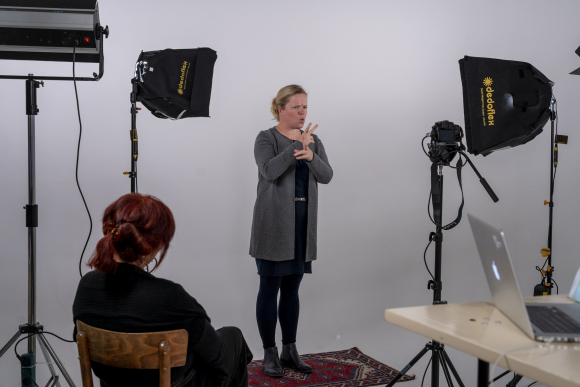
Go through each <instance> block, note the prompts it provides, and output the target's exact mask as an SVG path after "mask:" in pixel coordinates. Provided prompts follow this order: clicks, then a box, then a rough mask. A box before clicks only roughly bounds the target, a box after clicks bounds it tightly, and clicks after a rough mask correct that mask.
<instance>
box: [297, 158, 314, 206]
mask: <svg viewBox="0 0 580 387" xmlns="http://www.w3.org/2000/svg"><path fill="white" fill-rule="evenodd" d="M309 174H310V168H308V162H307V161H306V160H296V172H295V175H294V184H295V186H294V192H295V195H296V197H297V198H307V197H308V175H309Z"/></svg>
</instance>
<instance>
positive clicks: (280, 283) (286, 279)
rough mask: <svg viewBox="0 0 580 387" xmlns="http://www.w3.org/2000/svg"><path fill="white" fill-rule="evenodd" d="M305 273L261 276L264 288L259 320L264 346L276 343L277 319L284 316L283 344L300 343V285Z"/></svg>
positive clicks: (259, 294)
mask: <svg viewBox="0 0 580 387" xmlns="http://www.w3.org/2000/svg"><path fill="white" fill-rule="evenodd" d="M303 276H304V275H302V274H291V275H285V276H260V291H259V292H258V301H257V302H256V320H258V330H259V331H260V337H261V338H262V345H263V346H264V348H270V347H275V346H276V338H275V336H276V321H277V320H278V318H280V328H281V329H282V343H283V344H290V343H295V342H296V330H297V329H298V314H299V313H300V300H299V299H298V288H299V287H300V281H302V277H303ZM278 290H280V303H279V305H278V308H277V309H278V313H277V314H278V316H276V301H277V299H278Z"/></svg>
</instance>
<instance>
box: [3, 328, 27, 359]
mask: <svg viewBox="0 0 580 387" xmlns="http://www.w3.org/2000/svg"><path fill="white" fill-rule="evenodd" d="M20 335H22V333H21V332H20V330H19V331H18V332H16V334H15V335H14V336H12V338H11V339H10V340H9V341H8V342H7V343H6V345H5V346H4V347H2V349H1V350H0V357H2V355H4V354H5V353H6V351H8V348H10V347H12V344H14V343H15V342H16V340H18V338H19V337H20Z"/></svg>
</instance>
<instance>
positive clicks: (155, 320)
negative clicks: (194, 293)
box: [73, 193, 252, 387]
mask: <svg viewBox="0 0 580 387" xmlns="http://www.w3.org/2000/svg"><path fill="white" fill-rule="evenodd" d="M174 231H175V223H174V220H173V215H172V213H171V211H170V210H169V208H168V207H167V206H166V205H165V204H163V203H162V202H161V201H160V200H158V199H156V198H154V197H152V196H147V195H141V194H138V193H131V194H128V195H124V196H122V197H121V198H119V199H118V200H117V201H115V202H114V203H112V204H111V205H110V206H109V207H107V209H106V210H105V213H104V215H103V234H104V235H105V236H104V237H103V238H101V240H100V241H99V242H98V244H97V248H96V251H95V252H94V254H93V256H92V257H91V259H90V261H89V266H91V267H92V268H93V269H94V271H92V272H90V273H88V274H86V275H85V276H84V277H83V278H82V279H81V281H80V283H79V287H78V289H77V294H76V297H75V301H74V305H73V317H74V321H75V325H76V320H77V319H78V320H81V321H82V322H84V323H86V324H89V325H92V326H94V327H97V328H101V329H107V330H111V331H117V332H129V333H139V332H156V331H168V330H174V329H186V330H187V332H188V333H189V342H188V355H187V361H186V364H185V366H183V367H176V368H173V369H172V370H171V381H172V384H171V385H172V386H173V387H184V386H188V387H192V386H195V387H198V386H216V387H217V386H220V387H228V386H232V387H234V386H247V385H248V370H247V364H248V363H249V362H250V361H251V360H252V353H251V352H250V350H249V349H248V346H247V345H246V342H245V340H244V337H243V335H242V332H241V331H240V330H239V329H238V328H235V327H225V328H221V329H218V330H217V331H216V330H215V329H214V328H213V327H212V326H211V324H210V319H209V317H208V316H207V314H206V312H205V310H204V309H203V307H202V306H201V305H200V304H198V302H197V301H196V300H195V298H193V297H191V296H190V295H189V294H187V292H186V291H185V290H184V289H183V287H182V286H181V285H178V284H176V283H173V282H171V281H168V280H165V279H161V278H156V277H154V276H153V275H151V274H150V273H149V272H148V271H146V269H147V268H148V266H149V265H150V264H151V262H152V261H153V260H155V265H154V266H153V270H154V269H155V268H157V266H159V265H160V264H161V262H162V261H163V258H165V254H166V253H167V249H168V248H169V242H170V241H171V239H172V238H173V233H174ZM159 252H161V255H160V256H159V260H158V261H157V260H156V259H155V256H156V255H157V254H158V253H159ZM75 336H76V328H75ZM92 366H93V371H94V373H95V375H96V376H97V377H98V378H99V379H100V380H101V386H102V387H116V386H123V387H132V386H138V387H148V386H158V385H159V371H158V370H130V369H121V368H115V367H109V366H104V365H102V364H98V363H94V362H93V364H92Z"/></svg>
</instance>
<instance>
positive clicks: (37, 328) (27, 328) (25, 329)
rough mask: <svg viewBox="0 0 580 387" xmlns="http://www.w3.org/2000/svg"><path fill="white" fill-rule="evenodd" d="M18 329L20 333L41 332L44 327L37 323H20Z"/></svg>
mask: <svg viewBox="0 0 580 387" xmlns="http://www.w3.org/2000/svg"><path fill="white" fill-rule="evenodd" d="M18 329H20V333H42V332H43V330H44V327H43V326H42V325H40V324H39V323H36V324H34V325H31V324H22V325H20V326H19V327H18Z"/></svg>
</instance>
